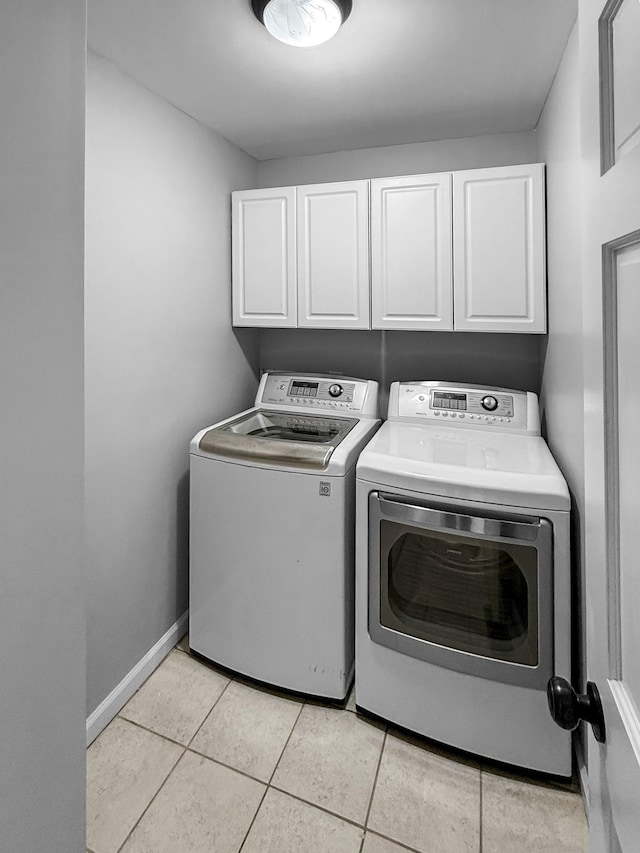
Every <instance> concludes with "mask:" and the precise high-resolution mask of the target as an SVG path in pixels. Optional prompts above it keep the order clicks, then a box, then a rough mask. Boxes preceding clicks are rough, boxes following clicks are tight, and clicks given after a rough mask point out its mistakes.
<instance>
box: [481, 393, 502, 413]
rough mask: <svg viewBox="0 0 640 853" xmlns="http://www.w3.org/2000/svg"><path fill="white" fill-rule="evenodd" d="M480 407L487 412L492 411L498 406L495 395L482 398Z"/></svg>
mask: <svg viewBox="0 0 640 853" xmlns="http://www.w3.org/2000/svg"><path fill="white" fill-rule="evenodd" d="M482 408H483V409H486V410H487V412H494V411H495V410H496V409H497V408H498V401H497V400H496V398H495V397H491V396H487V397H483V398H482Z"/></svg>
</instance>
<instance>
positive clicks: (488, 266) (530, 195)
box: [453, 163, 547, 333]
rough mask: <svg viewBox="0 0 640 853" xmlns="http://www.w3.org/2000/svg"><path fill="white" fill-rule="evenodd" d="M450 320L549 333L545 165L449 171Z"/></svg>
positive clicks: (472, 326) (465, 326)
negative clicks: (451, 289)
mask: <svg viewBox="0 0 640 853" xmlns="http://www.w3.org/2000/svg"><path fill="white" fill-rule="evenodd" d="M453 264H454V271H453V280H454V327H455V328H456V329H461V330H464V331H469V332H471V331H474V330H475V331H479V332H480V331H484V332H489V331H493V332H536V333H541V332H546V329H547V325H546V319H547V318H546V274H545V231H544V167H543V166H542V165H541V164H540V163H534V164H532V165H528V166H504V167H500V168H492V169H473V170H469V171H464V172H454V174H453Z"/></svg>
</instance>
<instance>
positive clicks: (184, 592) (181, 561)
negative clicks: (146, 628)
mask: <svg viewBox="0 0 640 853" xmlns="http://www.w3.org/2000/svg"><path fill="white" fill-rule="evenodd" d="M175 582H176V595H175V600H176V602H177V607H176V614H177V615H176V618H178V617H179V616H181V615H182V614H183V613H184V611H185V610H186V609H187V607H188V606H189V472H188V471H185V472H184V474H183V475H182V476H181V477H180V479H179V480H178V487H177V489H176V573H175Z"/></svg>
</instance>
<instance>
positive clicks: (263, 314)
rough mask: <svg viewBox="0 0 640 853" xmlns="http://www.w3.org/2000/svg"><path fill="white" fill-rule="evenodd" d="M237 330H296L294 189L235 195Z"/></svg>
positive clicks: (233, 250)
mask: <svg viewBox="0 0 640 853" xmlns="http://www.w3.org/2000/svg"><path fill="white" fill-rule="evenodd" d="M231 205H232V216H231V242H232V270H233V272H232V303H233V325H234V326H276V327H278V328H287V327H291V326H293V327H295V325H296V323H297V300H296V240H295V227H296V222H295V188H294V187H284V188H280V189H268V190H246V191H238V192H234V193H232V196H231Z"/></svg>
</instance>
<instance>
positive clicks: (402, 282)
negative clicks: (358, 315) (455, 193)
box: [371, 173, 453, 330]
mask: <svg viewBox="0 0 640 853" xmlns="http://www.w3.org/2000/svg"><path fill="white" fill-rule="evenodd" d="M371 325H372V328H374V329H441V330H447V329H452V328H453V315H452V266H451V175H450V174H448V173H447V174H442V175H414V176H411V177H406V178H381V179H376V180H373V181H372V182H371Z"/></svg>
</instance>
